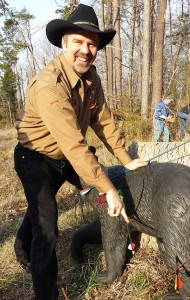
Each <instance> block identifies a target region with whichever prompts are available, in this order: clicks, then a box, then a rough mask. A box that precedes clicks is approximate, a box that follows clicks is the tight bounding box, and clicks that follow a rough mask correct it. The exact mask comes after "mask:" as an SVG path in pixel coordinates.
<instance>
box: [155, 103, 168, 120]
mask: <svg viewBox="0 0 190 300" xmlns="http://www.w3.org/2000/svg"><path fill="white" fill-rule="evenodd" d="M168 116H169V108H168V106H167V105H166V103H165V102H164V101H161V102H160V103H158V104H157V105H156V110H155V114H154V117H155V118H158V119H166V118H167V117H168Z"/></svg>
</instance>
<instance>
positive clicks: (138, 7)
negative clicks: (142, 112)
mask: <svg viewBox="0 0 190 300" xmlns="http://www.w3.org/2000/svg"><path fill="white" fill-rule="evenodd" d="M137 31H138V38H137V52H138V99H141V98H142V53H141V19H140V6H139V0H137Z"/></svg>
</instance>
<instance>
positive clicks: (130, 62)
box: [128, 0, 137, 107]
mask: <svg viewBox="0 0 190 300" xmlns="http://www.w3.org/2000/svg"><path fill="white" fill-rule="evenodd" d="M131 6H132V21H131V44H130V50H129V80H128V82H129V88H128V93H129V101H130V107H131V99H132V94H133V92H132V90H133V55H134V42H135V20H136V7H137V1H136V0H132V4H131Z"/></svg>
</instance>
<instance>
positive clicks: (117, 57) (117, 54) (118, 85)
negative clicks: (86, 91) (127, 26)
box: [113, 0, 122, 108]
mask: <svg viewBox="0 0 190 300" xmlns="http://www.w3.org/2000/svg"><path fill="white" fill-rule="evenodd" d="M113 7H114V17H113V20H114V28H115V29H116V35H115V38H114V64H115V98H116V103H114V107H115V108H117V107H120V101H121V95H122V57H121V36H120V0H113Z"/></svg>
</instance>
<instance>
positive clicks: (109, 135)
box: [91, 84, 132, 165]
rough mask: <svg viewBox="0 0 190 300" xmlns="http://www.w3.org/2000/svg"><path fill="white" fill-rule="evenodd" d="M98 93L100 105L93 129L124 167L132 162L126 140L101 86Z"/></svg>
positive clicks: (93, 121)
mask: <svg viewBox="0 0 190 300" xmlns="http://www.w3.org/2000/svg"><path fill="white" fill-rule="evenodd" d="M97 91H98V93H97V95H96V97H97V102H98V105H97V110H96V113H95V116H94V118H93V120H92V123H91V127H92V129H93V130H94V131H95V133H96V134H97V136H98V137H99V138H100V140H101V141H102V142H103V143H104V145H105V146H106V148H107V149H108V150H109V151H110V153H112V154H113V155H114V156H115V157H117V158H118V160H119V161H120V162H121V164H122V165H125V164H127V163H128V162H130V161H131V160H132V159H131V157H130V156H129V154H128V152H127V151H126V149H125V139H124V138H123V137H121V135H120V133H119V130H118V129H117V128H116V126H115V122H114V118H113V114H112V113H111V110H110V109H109V108H108V105H107V104H106V101H105V97H104V93H103V89H102V87H101V84H100V85H99V88H97Z"/></svg>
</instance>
